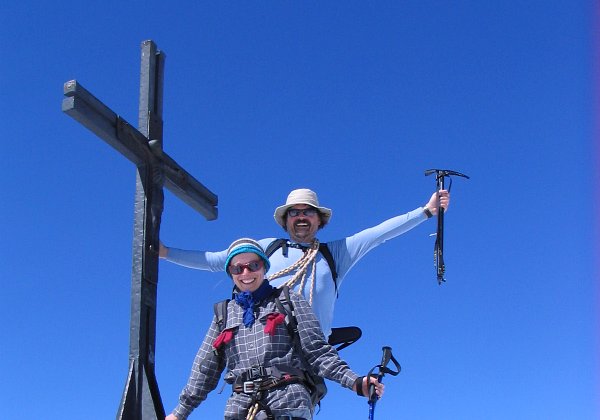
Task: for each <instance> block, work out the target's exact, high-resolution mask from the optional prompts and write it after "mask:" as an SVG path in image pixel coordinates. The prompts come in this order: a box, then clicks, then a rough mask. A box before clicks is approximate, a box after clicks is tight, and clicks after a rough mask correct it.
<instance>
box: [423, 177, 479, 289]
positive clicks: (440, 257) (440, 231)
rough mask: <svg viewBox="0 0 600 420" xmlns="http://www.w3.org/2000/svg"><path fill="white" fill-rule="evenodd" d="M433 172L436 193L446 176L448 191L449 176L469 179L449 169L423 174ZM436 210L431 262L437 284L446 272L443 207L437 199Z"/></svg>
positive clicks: (442, 280)
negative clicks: (435, 229)
mask: <svg viewBox="0 0 600 420" xmlns="http://www.w3.org/2000/svg"><path fill="white" fill-rule="evenodd" d="M433 173H435V174H436V175H435V180H436V187H437V191H438V193H439V191H441V190H443V189H444V179H445V178H446V177H448V178H449V179H450V185H449V186H448V192H450V188H452V178H451V177H450V176H451V175H456V176H461V177H463V178H467V179H469V177H468V176H467V175H465V174H461V173H460V172H456V171H451V170H449V169H427V170H426V171H425V176H429V175H431V174H433ZM437 211H438V213H437V233H436V238H435V245H434V249H433V262H434V265H435V270H436V272H437V280H438V284H442V282H445V281H446V278H445V277H444V275H445V273H446V265H445V264H444V208H443V207H442V206H441V205H440V203H439V200H438V208H437Z"/></svg>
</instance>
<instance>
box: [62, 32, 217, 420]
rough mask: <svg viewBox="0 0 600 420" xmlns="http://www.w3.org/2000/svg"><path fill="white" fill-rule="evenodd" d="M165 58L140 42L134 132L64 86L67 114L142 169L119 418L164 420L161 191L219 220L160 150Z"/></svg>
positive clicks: (209, 196)
mask: <svg viewBox="0 0 600 420" xmlns="http://www.w3.org/2000/svg"><path fill="white" fill-rule="evenodd" d="M164 61H165V55H164V54H163V53H162V52H160V51H158V49H157V48H156V44H154V42H152V41H144V42H143V43H142V61H141V76H140V103H139V114H138V125H139V129H138V130H136V129H135V128H133V127H132V126H131V125H130V124H128V123H127V121H125V120H123V119H122V118H121V117H119V116H118V115H117V114H115V113H114V112H113V111H111V110H110V109H109V108H108V107H107V106H106V105H104V104H103V103H102V102H100V101H99V100H98V99H97V98H96V97H94V96H93V95H92V94H91V93H90V92H88V91H87V90H86V89H85V88H83V86H81V84H79V83H78V82H77V81H75V80H71V81H69V82H67V83H65V87H64V94H65V96H66V98H65V99H63V104H62V109H63V111H64V112H65V113H66V114H68V115H69V116H71V117H73V118H74V119H75V120H77V121H79V122H80V123H81V124H83V125H84V126H86V127H87V128H89V129H90V130H91V131H93V132H94V133H95V134H97V135H98V136H99V137H100V138H101V139H102V140H104V141H106V142H107V143H108V144H109V145H111V146H112V147H114V148H115V149H116V150H117V151H119V152H120V153H121V154H123V155H124V156H125V157H127V158H128V159H129V160H131V161H132V162H133V163H134V164H135V165H136V168H137V172H136V192H135V206H134V236H133V262H132V273H131V321H130V341H129V372H128V376H127V381H126V384H125V389H124V392H123V397H122V399H121V404H120V406H119V411H118V413H117V419H123V420H142V419H143V420H146V419H163V418H164V417H165V410H164V407H163V404H162V401H161V398H160V393H159V389H158V383H157V381H156V376H155V345H156V302H157V299H156V297H157V286H158V249H159V231H160V221H161V216H162V211H163V204H164V195H163V186H164V187H166V188H167V189H169V190H170V191H171V192H173V193H174V194H175V195H176V196H177V197H179V198H180V199H181V200H183V201H184V202H185V203H187V204H189V205H190V206H191V207H193V208H194V209H195V210H197V211H199V212H200V213H201V214H202V215H204V217H205V218H206V219H208V220H214V219H216V218H217V208H216V206H217V201H218V200H217V196H216V195H215V194H213V193H212V192H211V191H209V190H208V189H207V188H206V187H204V186H203V185H202V184H201V183H200V182H198V181H197V180H196V179H195V178H193V177H192V176H191V175H190V174H189V173H188V172H186V171H185V170H184V169H183V168H182V167H181V166H179V165H178V164H177V163H176V162H175V161H174V160H173V159H171V158H170V157H169V156H168V155H167V154H166V153H164V151H163V147H162V142H163V130H162V127H163V122H162V98H163V71H164Z"/></svg>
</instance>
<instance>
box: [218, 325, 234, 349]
mask: <svg viewBox="0 0 600 420" xmlns="http://www.w3.org/2000/svg"><path fill="white" fill-rule="evenodd" d="M232 338H233V331H231V329H227V330H223V331H221V334H219V336H218V337H217V338H216V339H215V342H214V343H213V347H214V348H215V349H217V350H218V349H219V347H221V346H222V345H223V344H227V343H229V342H230V341H231V339H232Z"/></svg>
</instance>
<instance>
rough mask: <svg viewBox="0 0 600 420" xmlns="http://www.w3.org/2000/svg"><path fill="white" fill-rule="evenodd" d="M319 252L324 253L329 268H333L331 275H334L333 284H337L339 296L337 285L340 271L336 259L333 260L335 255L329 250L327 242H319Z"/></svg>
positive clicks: (336, 292)
mask: <svg viewBox="0 0 600 420" xmlns="http://www.w3.org/2000/svg"><path fill="white" fill-rule="evenodd" d="M319 252H320V253H321V255H323V258H325V261H327V264H328V265H329V270H331V277H333V284H334V286H335V294H336V296H337V295H338V286H337V278H338V273H337V269H336V268H335V261H334V260H333V255H331V251H330V250H329V247H328V246H327V242H321V243H319Z"/></svg>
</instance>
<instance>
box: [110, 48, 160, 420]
mask: <svg viewBox="0 0 600 420" xmlns="http://www.w3.org/2000/svg"><path fill="white" fill-rule="evenodd" d="M164 60H165V56H164V54H163V53H162V52H160V51H157V49H156V45H155V44H154V43H153V42H151V41H147V42H144V43H143V44H142V59H141V70H140V102H139V114H138V130H139V132H140V133H141V134H143V135H144V136H145V137H146V138H147V139H149V140H150V142H151V148H152V149H151V150H153V151H154V152H158V153H160V152H162V141H163V130H162V128H163V122H162V94H163V70H164ZM158 163H159V162H156V161H154V159H148V160H147V161H146V162H145V163H144V164H142V165H138V166H137V171H136V188H135V205H134V227H133V232H134V234H133V252H132V254H133V262H132V273H131V321H130V337H129V374H128V377H127V383H126V385H125V391H124V393H123V398H122V400H121V406H120V408H119V414H118V416H117V418H118V419H132V420H133V419H135V420H138V419H140V420H141V419H154V418H160V419H163V418H164V417H165V409H164V408H163V404H162V400H161V398H160V393H159V389H158V384H157V381H156V376H155V363H154V362H155V359H154V355H155V346H156V301H157V299H156V297H157V285H158V247H159V238H158V234H159V231H160V221H161V216H162V211H163V203H164V195H163V190H162V184H163V181H162V179H163V175H162V168H161V167H160V165H159V164H158Z"/></svg>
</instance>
